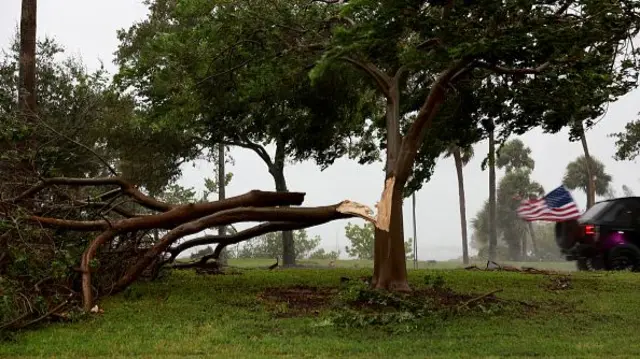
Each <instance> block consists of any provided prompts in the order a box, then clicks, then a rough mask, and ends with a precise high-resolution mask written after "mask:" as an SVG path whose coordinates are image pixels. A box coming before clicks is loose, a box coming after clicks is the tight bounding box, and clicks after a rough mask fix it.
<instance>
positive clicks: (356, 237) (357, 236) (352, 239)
mask: <svg viewBox="0 0 640 359" xmlns="http://www.w3.org/2000/svg"><path fill="white" fill-rule="evenodd" d="M344 230H345V237H347V239H348V240H349V243H350V244H351V246H346V247H345V248H344V249H345V251H346V252H347V255H348V256H349V257H353V258H358V259H373V252H374V250H373V247H374V243H375V227H374V226H373V224H372V223H370V222H367V223H365V224H364V225H363V226H358V225H356V224H351V223H347V226H346V227H345V228H344ZM412 243H413V240H412V239H411V238H409V239H407V240H406V241H405V242H404V251H405V253H406V256H407V258H408V257H410V256H411V247H412Z"/></svg>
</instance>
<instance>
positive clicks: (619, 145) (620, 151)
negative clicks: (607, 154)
mask: <svg viewBox="0 0 640 359" xmlns="http://www.w3.org/2000/svg"><path fill="white" fill-rule="evenodd" d="M611 136H612V137H614V138H616V154H615V159H616V160H619V161H623V160H633V159H635V158H636V157H637V156H638V154H640V121H631V122H629V123H627V124H626V125H625V128H624V131H623V132H618V133H614V134H612V135H611Z"/></svg>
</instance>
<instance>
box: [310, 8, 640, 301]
mask: <svg viewBox="0 0 640 359" xmlns="http://www.w3.org/2000/svg"><path fill="white" fill-rule="evenodd" d="M340 6H343V11H342V13H341V15H342V24H341V25H340V26H338V27H336V31H335V32H334V35H335V36H334V37H333V38H332V43H331V49H330V50H329V51H328V52H327V53H326V54H325V61H323V62H321V63H320V64H319V65H318V66H317V67H316V68H315V69H314V71H313V74H314V75H317V74H318V73H322V72H323V70H326V65H327V64H328V63H332V62H335V61H339V62H340V61H346V62H349V63H351V64H353V65H354V66H355V67H357V68H359V69H361V70H362V71H363V72H364V73H366V74H367V75H368V76H369V77H370V78H371V79H372V80H373V82H374V83H375V84H376V85H377V87H378V89H379V92H380V93H381V95H382V96H383V98H384V101H385V111H386V120H385V121H384V126H383V130H384V131H385V136H386V138H385V139H386V141H385V142H386V143H385V149H386V151H387V154H386V176H385V185H384V190H383V194H382V197H381V200H380V202H379V204H378V222H377V223H376V228H377V233H376V254H375V262H376V264H375V265H374V279H373V282H374V286H376V287H381V288H391V289H399V290H405V289H408V285H407V281H406V269H405V260H404V256H403V252H404V251H403V249H402V245H403V235H402V234H403V227H402V222H403V221H402V210H401V207H402V201H403V195H404V194H405V193H404V187H405V185H406V184H407V181H408V179H409V177H410V176H411V172H412V170H413V168H414V161H415V159H416V157H417V155H418V152H419V149H420V147H421V145H423V142H424V141H423V140H424V139H425V137H426V136H427V133H428V132H429V131H428V130H429V129H430V128H431V127H432V124H433V123H434V120H435V119H436V118H437V117H438V115H440V114H441V113H440V112H439V110H440V109H441V108H445V107H446V103H447V102H448V100H450V99H451V98H452V97H453V95H452V93H454V90H453V89H455V88H456V85H458V84H459V83H460V82H462V81H463V80H465V79H467V80H468V79H469V78H470V77H473V78H474V81H475V82H476V83H478V84H486V83H487V82H491V81H493V80H494V79H495V80H496V82H495V86H494V87H495V89H494V90H495V91H494V92H495V93H496V94H497V95H498V96H497V97H496V96H494V99H493V100H491V101H489V100H488V99H481V102H485V105H486V106H484V107H483V108H482V111H483V112H485V114H484V115H485V117H486V113H487V112H496V111H492V108H493V109H495V108H500V111H502V112H503V113H498V114H496V115H494V116H492V119H494V118H495V119H497V120H498V121H499V122H500V123H498V124H497V125H500V126H499V127H501V128H502V133H501V134H500V135H501V136H502V137H506V136H505V135H508V133H509V132H511V131H515V132H519V133H522V132H523V131H526V129H528V128H531V127H533V126H537V125H542V126H543V127H544V128H545V129H546V130H552V131H557V129H558V127H563V126H566V125H568V121H567V119H568V118H569V117H568V114H569V113H570V112H571V111H573V110H574V109H573V105H574V104H575V103H574V102H572V101H571V99H568V100H567V99H566V93H567V92H564V94H565V96H560V94H561V93H562V92H560V91H566V90H570V89H573V88H574V87H579V86H582V85H583V84H585V83H586V82H588V83H590V84H591V85H593V86H591V88H592V89H593V88H594V87H597V88H598V89H599V90H600V89H603V90H604V89H605V88H606V87H607V86H609V85H610V84H611V82H613V81H615V80H617V79H619V78H620V77H618V76H617V75H616V76H610V77H607V76H608V75H609V74H611V72H612V70H611V69H610V68H608V69H607V70H606V71H604V69H602V68H600V67H599V65H600V64H601V63H603V62H606V63H607V64H611V61H610V59H611V57H612V53H615V52H616V51H618V45H619V44H620V43H622V42H626V41H628V39H629V33H630V32H635V31H636V30H637V26H638V16H637V15H636V14H635V10H636V7H637V6H638V4H636V3H634V2H630V1H625V2H620V3H618V2H616V3H615V4H612V3H611V2H609V1H604V0H603V1H596V2H593V1H589V2H587V1H577V2H565V1H552V2H548V1H526V2H507V3H500V2H496V3H491V4H487V3H482V4H480V3H473V2H471V3H470V2H463V3H459V2H454V1H444V2H437V3H436V2H427V1H420V2H413V3H406V2H393V1H373V0H362V1H355V2H353V1H350V2H347V3H346V4H345V5H340ZM525 9H526V10H525ZM630 10H631V12H630ZM525 13H526V14H527V15H524V14H525ZM605 13H606V14H609V15H606V16H605V15H604V14H605ZM519 14H522V15H519ZM505 18H508V19H509V20H508V21H505ZM614 18H615V19H616V20H615V21H614ZM612 21H613V22H614V23H616V24H619V25H616V26H614V27H613V28H612V27H611V26H610V24H611V23H612ZM623 24H624V25H623ZM569 29H571V30H569ZM586 32H589V35H588V36H587V35H586ZM552 34H553V35H552ZM605 57H606V60H607V61H605V60H604V58H605ZM587 59H588V60H587ZM523 64H524V67H522V66H523ZM623 65H624V64H623ZM631 65H635V62H633V63H632V64H631ZM629 67H632V66H629ZM586 68H588V70H587V71H586V72H585V69H586ZM587 73H588V75H587ZM594 73H600V74H603V77H599V75H596V76H595V77H594V76H593V75H594ZM420 75H423V76H424V77H422V78H421V77H419V76H420ZM533 75H535V76H533ZM627 75H628V73H627V72H626V70H624V71H623V76H622V77H623V78H624V79H625V80H626V79H627ZM633 75H635V74H633ZM406 79H409V80H406ZM414 79H421V80H418V81H419V82H421V85H422V86H419V88H422V89H425V91H424V94H425V97H424V98H423V102H422V105H421V106H419V108H417V109H416V110H418V113H417V115H416V116H415V117H413V118H411V119H409V118H406V117H403V114H402V113H401V111H400V110H399V109H400V106H401V99H402V97H403V94H406V91H407V86H406V85H407V84H409V85H411V84H412V80H414ZM483 79H484V80H483ZM483 86H484V85H483ZM449 90H450V91H449ZM605 92H606V91H603V93H605ZM569 93H572V91H570V92H569ZM610 95H611V94H610V93H609V92H606V93H605V96H604V97H606V98H607V99H608V98H609V97H611V96H610ZM534 99H535V100H534ZM497 100H499V102H497ZM560 100H562V101H564V103H562V102H561V101H560ZM505 103H509V105H510V107H511V109H509V108H505V107H506V106H503V104H505ZM489 104H492V105H491V106H489ZM591 104H592V105H593V107H600V105H601V104H602V102H598V101H596V100H594V101H593V103H591ZM443 105H444V106H443ZM551 105H554V106H551ZM556 105H557V106H556ZM549 108H553V109H554V111H549V110H548V109H549ZM561 117H564V119H562V118H561ZM480 118H482V116H480V117H478V118H477V119H480ZM462 122H463V124H462V126H461V128H469V127H475V125H476V123H474V122H473V121H468V122H467V121H462Z"/></svg>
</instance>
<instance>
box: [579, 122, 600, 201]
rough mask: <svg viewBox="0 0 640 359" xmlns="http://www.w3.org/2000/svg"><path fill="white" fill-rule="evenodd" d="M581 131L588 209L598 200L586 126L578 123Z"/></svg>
mask: <svg viewBox="0 0 640 359" xmlns="http://www.w3.org/2000/svg"><path fill="white" fill-rule="evenodd" d="M577 126H579V131H580V142H582V150H583V151H584V159H585V166H586V171H587V177H588V179H587V209H589V208H591V206H593V204H594V203H595V202H596V185H595V182H594V178H593V175H594V174H593V166H592V165H591V164H592V162H591V155H590V154H589V146H587V136H586V135H585V131H584V126H583V125H582V123H581V122H580V123H578V124H577Z"/></svg>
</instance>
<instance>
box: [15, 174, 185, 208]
mask: <svg viewBox="0 0 640 359" xmlns="http://www.w3.org/2000/svg"><path fill="white" fill-rule="evenodd" d="M57 185H63V186H118V187H120V190H121V191H122V192H123V193H124V194H126V195H128V196H130V197H132V198H133V199H135V200H136V201H137V202H138V203H139V204H140V205H142V206H144V207H147V208H149V209H153V210H156V211H162V212H166V211H169V210H171V209H173V208H175V207H176V206H174V205H170V204H167V203H164V202H161V201H158V200H157V199H155V198H152V197H149V196H147V195H146V194H144V193H142V192H140V190H138V189H137V188H135V187H134V186H133V185H132V184H130V183H128V182H127V181H125V180H123V179H122V178H120V177H102V178H71V177H54V178H46V179H43V180H42V181H40V183H38V184H36V185H35V186H33V187H31V188H30V189H28V190H26V191H25V192H23V193H22V194H20V195H18V196H17V197H15V198H13V199H9V200H8V202H9V203H16V202H19V201H21V200H23V199H25V198H27V197H31V196H33V195H35V194H37V193H38V192H40V191H42V190H43V189H45V188H47V187H50V186H57Z"/></svg>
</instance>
